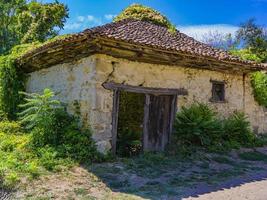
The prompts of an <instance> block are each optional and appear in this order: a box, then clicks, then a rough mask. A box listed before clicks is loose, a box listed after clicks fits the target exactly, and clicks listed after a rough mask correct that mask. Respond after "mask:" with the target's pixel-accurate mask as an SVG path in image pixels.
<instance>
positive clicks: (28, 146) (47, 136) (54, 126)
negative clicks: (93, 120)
mask: <svg viewBox="0 0 267 200" xmlns="http://www.w3.org/2000/svg"><path fill="white" fill-rule="evenodd" d="M26 96H27V98H26V99H25V104H23V105H21V106H20V107H21V108H23V109H24V111H22V112H21V114H20V117H21V118H20V119H21V121H20V122H9V121H1V122H0V128H1V129H0V179H2V180H3V183H2V184H3V186H4V187H5V188H14V187H15V186H16V185H17V183H18V182H19V181H20V179H21V178H22V177H24V178H25V177H26V178H29V179H31V178H36V177H38V176H39V175H40V174H42V173H46V171H59V170H64V169H65V168H69V167H71V166H73V164H74V163H91V162H92V161H102V159H104V157H103V156H102V155H101V154H100V153H98V152H97V150H96V146H95V143H94V141H93V140H92V138H91V131H90V130H89V129H88V130H87V129H81V128H80V127H79V125H78V121H77V119H75V118H74V117H73V116H70V115H68V114H67V113H66V111H64V109H63V108H62V107H61V106H60V102H58V101H56V100H54V99H53V97H54V93H53V92H52V91H51V90H49V89H45V91H44V93H43V94H26Z"/></svg>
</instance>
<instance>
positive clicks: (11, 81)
mask: <svg viewBox="0 0 267 200" xmlns="http://www.w3.org/2000/svg"><path fill="white" fill-rule="evenodd" d="M69 36H70V35H68V34H67V35H59V36H56V37H54V38H52V39H49V40H47V41H46V42H44V43H40V42H34V43H29V44H21V45H17V46H15V47H13V48H12V49H11V51H10V52H9V54H7V55H2V56H0V118H1V117H3V116H4V117H7V118H9V119H14V118H16V113H17V111H18V105H19V104H20V103H21V101H22V97H21V96H20V94H19V91H25V78H26V76H25V74H24V73H23V71H22V70H21V69H20V67H19V65H18V63H17V60H18V58H20V57H21V56H23V55H24V54H26V53H27V52H29V51H31V50H33V49H36V48H38V47H40V46H42V45H46V44H48V43H51V42H54V41H56V40H62V39H65V38H66V37H69Z"/></svg>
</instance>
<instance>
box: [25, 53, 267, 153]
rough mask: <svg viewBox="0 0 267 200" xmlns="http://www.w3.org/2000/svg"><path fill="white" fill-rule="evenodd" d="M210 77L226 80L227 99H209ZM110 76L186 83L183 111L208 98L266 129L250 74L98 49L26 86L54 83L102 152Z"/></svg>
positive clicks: (144, 82)
mask: <svg viewBox="0 0 267 200" xmlns="http://www.w3.org/2000/svg"><path fill="white" fill-rule="evenodd" d="M210 80H217V81H225V83H226V85H225V98H226V102H225V103H212V102H210V98H211V89H212V84H211V82H210ZM106 81H114V82H116V83H124V84H129V85H133V86H144V87H158V88H185V89H187V90H188V93H189V94H188V96H179V98H178V102H177V106H178V111H179V109H180V108H181V106H189V105H191V104H192V103H193V102H203V103H207V104H209V105H210V106H211V107H213V108H215V109H216V111H217V112H219V113H220V114H221V115H222V116H228V115H229V114H231V113H232V112H233V111H235V110H240V111H245V112H246V113H247V114H248V116H249V119H250V121H251V122H252V126H253V127H254V128H255V129H258V131H259V132H266V131H267V123H266V121H267V118H266V114H265V112H264V110H263V108H262V107H260V106H258V104H257V103H256V102H255V101H254V98H253V95H252V89H251V87H250V81H249V79H248V78H246V79H245V81H244V82H243V75H242V74H229V73H228V74H227V73H220V72H216V71H209V70H202V69H191V68H183V67H178V66H177V67H175V66H165V65H154V64H147V63H140V62H132V61H128V60H125V59H117V58H113V57H110V56H106V55H100V54H98V55H93V56H90V57H88V58H84V59H81V60H79V61H78V62H75V63H67V64H60V65H56V66H53V67H50V68H48V69H42V70H40V71H37V72H33V73H31V74H30V76H29V79H28V82H27V91H28V92H41V91H42V90H43V89H44V88H51V89H52V90H53V91H54V92H55V93H56V94H57V98H58V99H59V100H60V101H62V102H64V103H66V105H67V109H68V111H69V112H70V113H72V114H75V115H80V118H81V122H82V124H83V125H84V126H89V125H90V127H91V129H92V130H93V138H94V139H95V140H96V142H97V145H98V149H99V151H101V152H106V151H107V150H108V149H110V148H111V145H110V140H111V128H112V127H111V121H112V117H111V114H112V104H113V92H112V91H109V90H106V89H104V88H103V87H102V84H103V83H104V82H106ZM243 83H244V84H245V85H243ZM244 89H245V90H244Z"/></svg>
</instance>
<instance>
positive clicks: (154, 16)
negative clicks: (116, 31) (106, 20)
mask: <svg viewBox="0 0 267 200" xmlns="http://www.w3.org/2000/svg"><path fill="white" fill-rule="evenodd" d="M129 18H132V19H138V20H142V21H148V22H152V23H154V24H157V25H160V26H164V27H166V28H168V29H169V31H170V32H175V31H176V29H175V26H174V25H173V24H172V23H171V22H170V21H169V20H168V18H167V17H165V16H164V15H162V14H161V13H159V12H158V11H156V10H154V9H152V8H149V7H146V6H143V5H140V4H132V5H130V6H129V7H127V8H126V9H125V10H123V11H122V12H121V13H120V14H119V15H117V16H116V17H115V18H114V20H113V21H114V22H117V21H121V20H124V19H129Z"/></svg>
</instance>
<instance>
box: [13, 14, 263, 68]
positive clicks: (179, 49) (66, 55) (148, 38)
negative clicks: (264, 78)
mask: <svg viewBox="0 0 267 200" xmlns="http://www.w3.org/2000/svg"><path fill="white" fill-rule="evenodd" d="M103 39H105V40H106V39H108V40H112V41H115V42H118V43H120V42H123V43H127V44H129V45H135V46H140V47H142V48H146V47H147V48H150V49H154V50H159V51H164V53H172V54H174V55H176V54H182V55H188V56H190V57H192V59H194V58H200V57H201V59H204V60H205V59H207V60H210V59H211V60H213V61H217V62H219V63H232V64H235V65H240V66H247V67H248V66H249V67H251V69H252V70H254V71H255V70H261V69H265V68H266V67H264V66H263V65H261V64H257V63H255V62H252V61H245V60H242V59H240V58H239V57H237V56H233V55H231V54H230V53H229V52H227V51H225V50H222V49H217V48H213V47H211V46H209V45H207V44H204V43H201V42H199V41H197V40H195V39H193V38H192V37H189V36H187V35H185V34H184V33H181V32H179V31H178V30H176V32H175V33H171V32H170V31H168V28H166V27H163V26H160V25H156V24H153V23H151V22H146V21H141V20H136V19H125V20H121V21H118V22H113V23H109V24H106V25H103V26H98V27H94V28H91V29H86V30H84V31H82V32H80V33H78V34H73V35H69V36H66V37H63V38H62V39H58V40H54V41H52V42H49V43H46V44H44V45H42V46H40V47H38V48H36V49H33V50H31V51H29V52H27V53H25V54H24V55H22V56H21V57H20V58H19V59H18V61H19V63H20V64H21V65H22V66H25V69H26V71H33V70H37V69H38V68H42V67H43V66H45V67H49V66H52V65H54V64H57V63H62V62H71V61H72V60H75V59H78V58H81V57H86V56H88V55H90V54H94V53H104V54H108V53H107V52H102V51H101V48H100V47H99V46H100V45H98V44H97V43H98V42H99V43H100V41H101V40H103ZM116 48H121V47H120V45H118V46H117V47H116ZM172 64H173V63H172ZM30 68H31V69H30Z"/></svg>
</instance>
